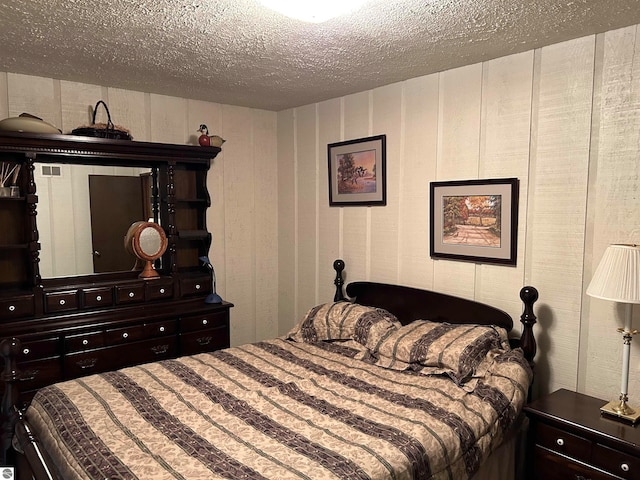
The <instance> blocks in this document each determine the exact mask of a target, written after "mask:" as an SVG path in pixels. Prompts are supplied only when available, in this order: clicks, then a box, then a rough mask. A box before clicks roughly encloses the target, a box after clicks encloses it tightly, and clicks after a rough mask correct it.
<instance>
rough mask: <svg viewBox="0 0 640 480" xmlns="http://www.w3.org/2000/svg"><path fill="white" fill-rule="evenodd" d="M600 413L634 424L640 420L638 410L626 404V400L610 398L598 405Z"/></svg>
mask: <svg viewBox="0 0 640 480" xmlns="http://www.w3.org/2000/svg"><path fill="white" fill-rule="evenodd" d="M600 413H602V414H605V415H607V416H609V417H614V418H616V419H618V420H622V421H625V422H629V423H630V424H631V425H635V424H636V423H637V422H638V420H640V411H639V410H638V409H633V408H631V407H629V405H627V402H625V401H620V400H612V401H610V402H609V403H607V404H606V405H603V406H602V407H600Z"/></svg>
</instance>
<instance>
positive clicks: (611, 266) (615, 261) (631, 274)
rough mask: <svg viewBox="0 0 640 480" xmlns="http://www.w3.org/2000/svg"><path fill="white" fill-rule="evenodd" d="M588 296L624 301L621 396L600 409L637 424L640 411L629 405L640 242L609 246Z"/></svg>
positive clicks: (639, 289)
mask: <svg viewBox="0 0 640 480" xmlns="http://www.w3.org/2000/svg"><path fill="white" fill-rule="evenodd" d="M587 295H589V296H591V297H594V298H600V299H602V300H610V301H612V302H618V303H622V304H624V308H625V310H624V328H618V332H620V333H622V340H623V342H624V343H623V350H622V383H621V387H620V398H619V400H613V401H611V402H609V403H607V404H606V405H604V406H603V407H602V408H600V411H601V412H602V413H605V414H608V415H613V416H615V417H616V418H618V419H621V420H625V421H628V422H631V423H632V424H635V423H636V422H637V421H638V419H640V411H638V409H633V408H631V407H630V406H629V405H627V401H628V400H629V398H628V393H629V392H628V385H629V356H630V354H631V338H632V336H633V335H635V334H636V333H638V331H637V330H632V314H633V304H634V303H640V245H628V244H614V245H609V247H607V250H606V251H605V252H604V255H603V256H602V260H600V264H599V265H598V268H597V269H596V272H595V274H594V275H593V278H592V279H591V283H590V284H589V286H588V287H587Z"/></svg>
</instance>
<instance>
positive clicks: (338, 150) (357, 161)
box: [327, 135, 387, 206]
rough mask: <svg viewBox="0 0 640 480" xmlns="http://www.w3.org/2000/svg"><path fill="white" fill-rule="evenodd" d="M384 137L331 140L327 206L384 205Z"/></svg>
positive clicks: (385, 197)
mask: <svg viewBox="0 0 640 480" xmlns="http://www.w3.org/2000/svg"><path fill="white" fill-rule="evenodd" d="M386 141H387V139H386V136H385V135H377V136H375V137H366V138H358V139H356V140H348V141H346V142H338V143H330V144H329V145H328V146H327V150H328V156H329V205H330V206H362V205H365V206H371V205H386V204H387V186H386V182H387V178H386V162H387V158H386V149H387V145H386Z"/></svg>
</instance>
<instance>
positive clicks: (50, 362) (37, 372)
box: [18, 357, 62, 392]
mask: <svg viewBox="0 0 640 480" xmlns="http://www.w3.org/2000/svg"><path fill="white" fill-rule="evenodd" d="M60 363H61V362H60V357H50V358H42V359H40V360H33V361H30V362H20V363H19V364H18V368H19V369H20V384H19V388H20V391H21V392H22V391H26V390H36V389H38V388H42V387H44V386H47V385H51V384H52V383H56V382H58V381H60V380H61V379H62V369H61V366H60Z"/></svg>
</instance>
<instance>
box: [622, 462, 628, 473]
mask: <svg viewBox="0 0 640 480" xmlns="http://www.w3.org/2000/svg"><path fill="white" fill-rule="evenodd" d="M620 469H621V470H622V471H623V472H628V471H629V470H630V469H629V464H627V463H623V464H622V465H620Z"/></svg>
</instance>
